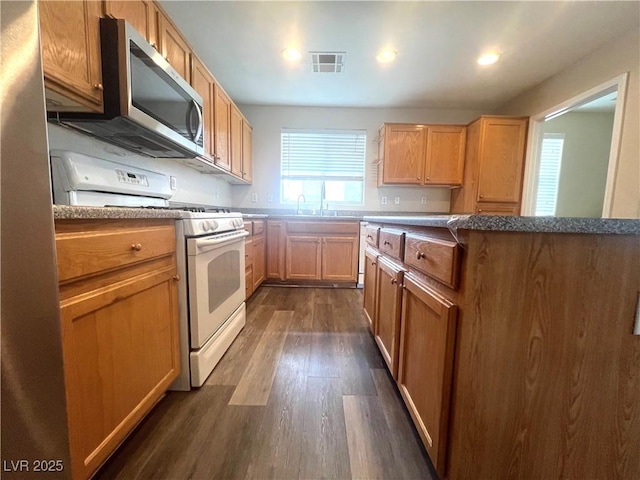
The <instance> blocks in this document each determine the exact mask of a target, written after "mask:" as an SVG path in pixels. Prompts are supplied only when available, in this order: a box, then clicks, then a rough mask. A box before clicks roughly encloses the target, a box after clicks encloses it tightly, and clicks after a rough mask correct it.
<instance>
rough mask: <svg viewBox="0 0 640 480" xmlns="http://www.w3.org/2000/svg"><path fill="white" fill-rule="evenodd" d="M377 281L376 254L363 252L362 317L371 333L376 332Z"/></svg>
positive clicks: (369, 251) (368, 251)
mask: <svg viewBox="0 0 640 480" xmlns="http://www.w3.org/2000/svg"><path fill="white" fill-rule="evenodd" d="M377 279H378V254H377V253H376V252H375V251H374V250H371V249H368V248H367V249H366V250H365V252H364V289H363V290H364V291H363V292H362V297H363V307H364V315H365V317H366V319H367V320H368V322H369V328H370V329H371V332H372V333H375V331H376V323H377V321H376V318H377V316H376V299H377V290H376V287H377V283H378V282H377Z"/></svg>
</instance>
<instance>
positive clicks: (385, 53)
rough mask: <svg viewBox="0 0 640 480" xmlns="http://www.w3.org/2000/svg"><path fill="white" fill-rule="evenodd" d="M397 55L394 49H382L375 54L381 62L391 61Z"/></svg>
mask: <svg viewBox="0 0 640 480" xmlns="http://www.w3.org/2000/svg"><path fill="white" fill-rule="evenodd" d="M397 56H398V52H396V51H395V50H382V51H380V52H379V53H378V55H376V58H377V59H378V61H379V62H381V63H389V62H393V61H394V60H395V59H396V57H397Z"/></svg>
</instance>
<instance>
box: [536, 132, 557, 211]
mask: <svg viewBox="0 0 640 480" xmlns="http://www.w3.org/2000/svg"><path fill="white" fill-rule="evenodd" d="M563 147H564V134H561V133H545V134H544V137H543V139H542V148H541V152H540V170H539V171H538V188H537V192H536V216H546V215H550V216H552V215H555V214H556V203H557V200H558V186H559V183H560V166H561V164H562V149H563Z"/></svg>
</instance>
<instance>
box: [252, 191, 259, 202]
mask: <svg viewBox="0 0 640 480" xmlns="http://www.w3.org/2000/svg"><path fill="white" fill-rule="evenodd" d="M257 201H258V194H257V193H252V194H251V202H253V203H256V202H257Z"/></svg>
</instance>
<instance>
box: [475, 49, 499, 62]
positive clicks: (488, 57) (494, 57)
mask: <svg viewBox="0 0 640 480" xmlns="http://www.w3.org/2000/svg"><path fill="white" fill-rule="evenodd" d="M499 58H500V54H499V53H496V52H489V53H485V54H483V55H481V56H480V58H478V65H493V64H494V63H496V62H497V61H498V59H499Z"/></svg>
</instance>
